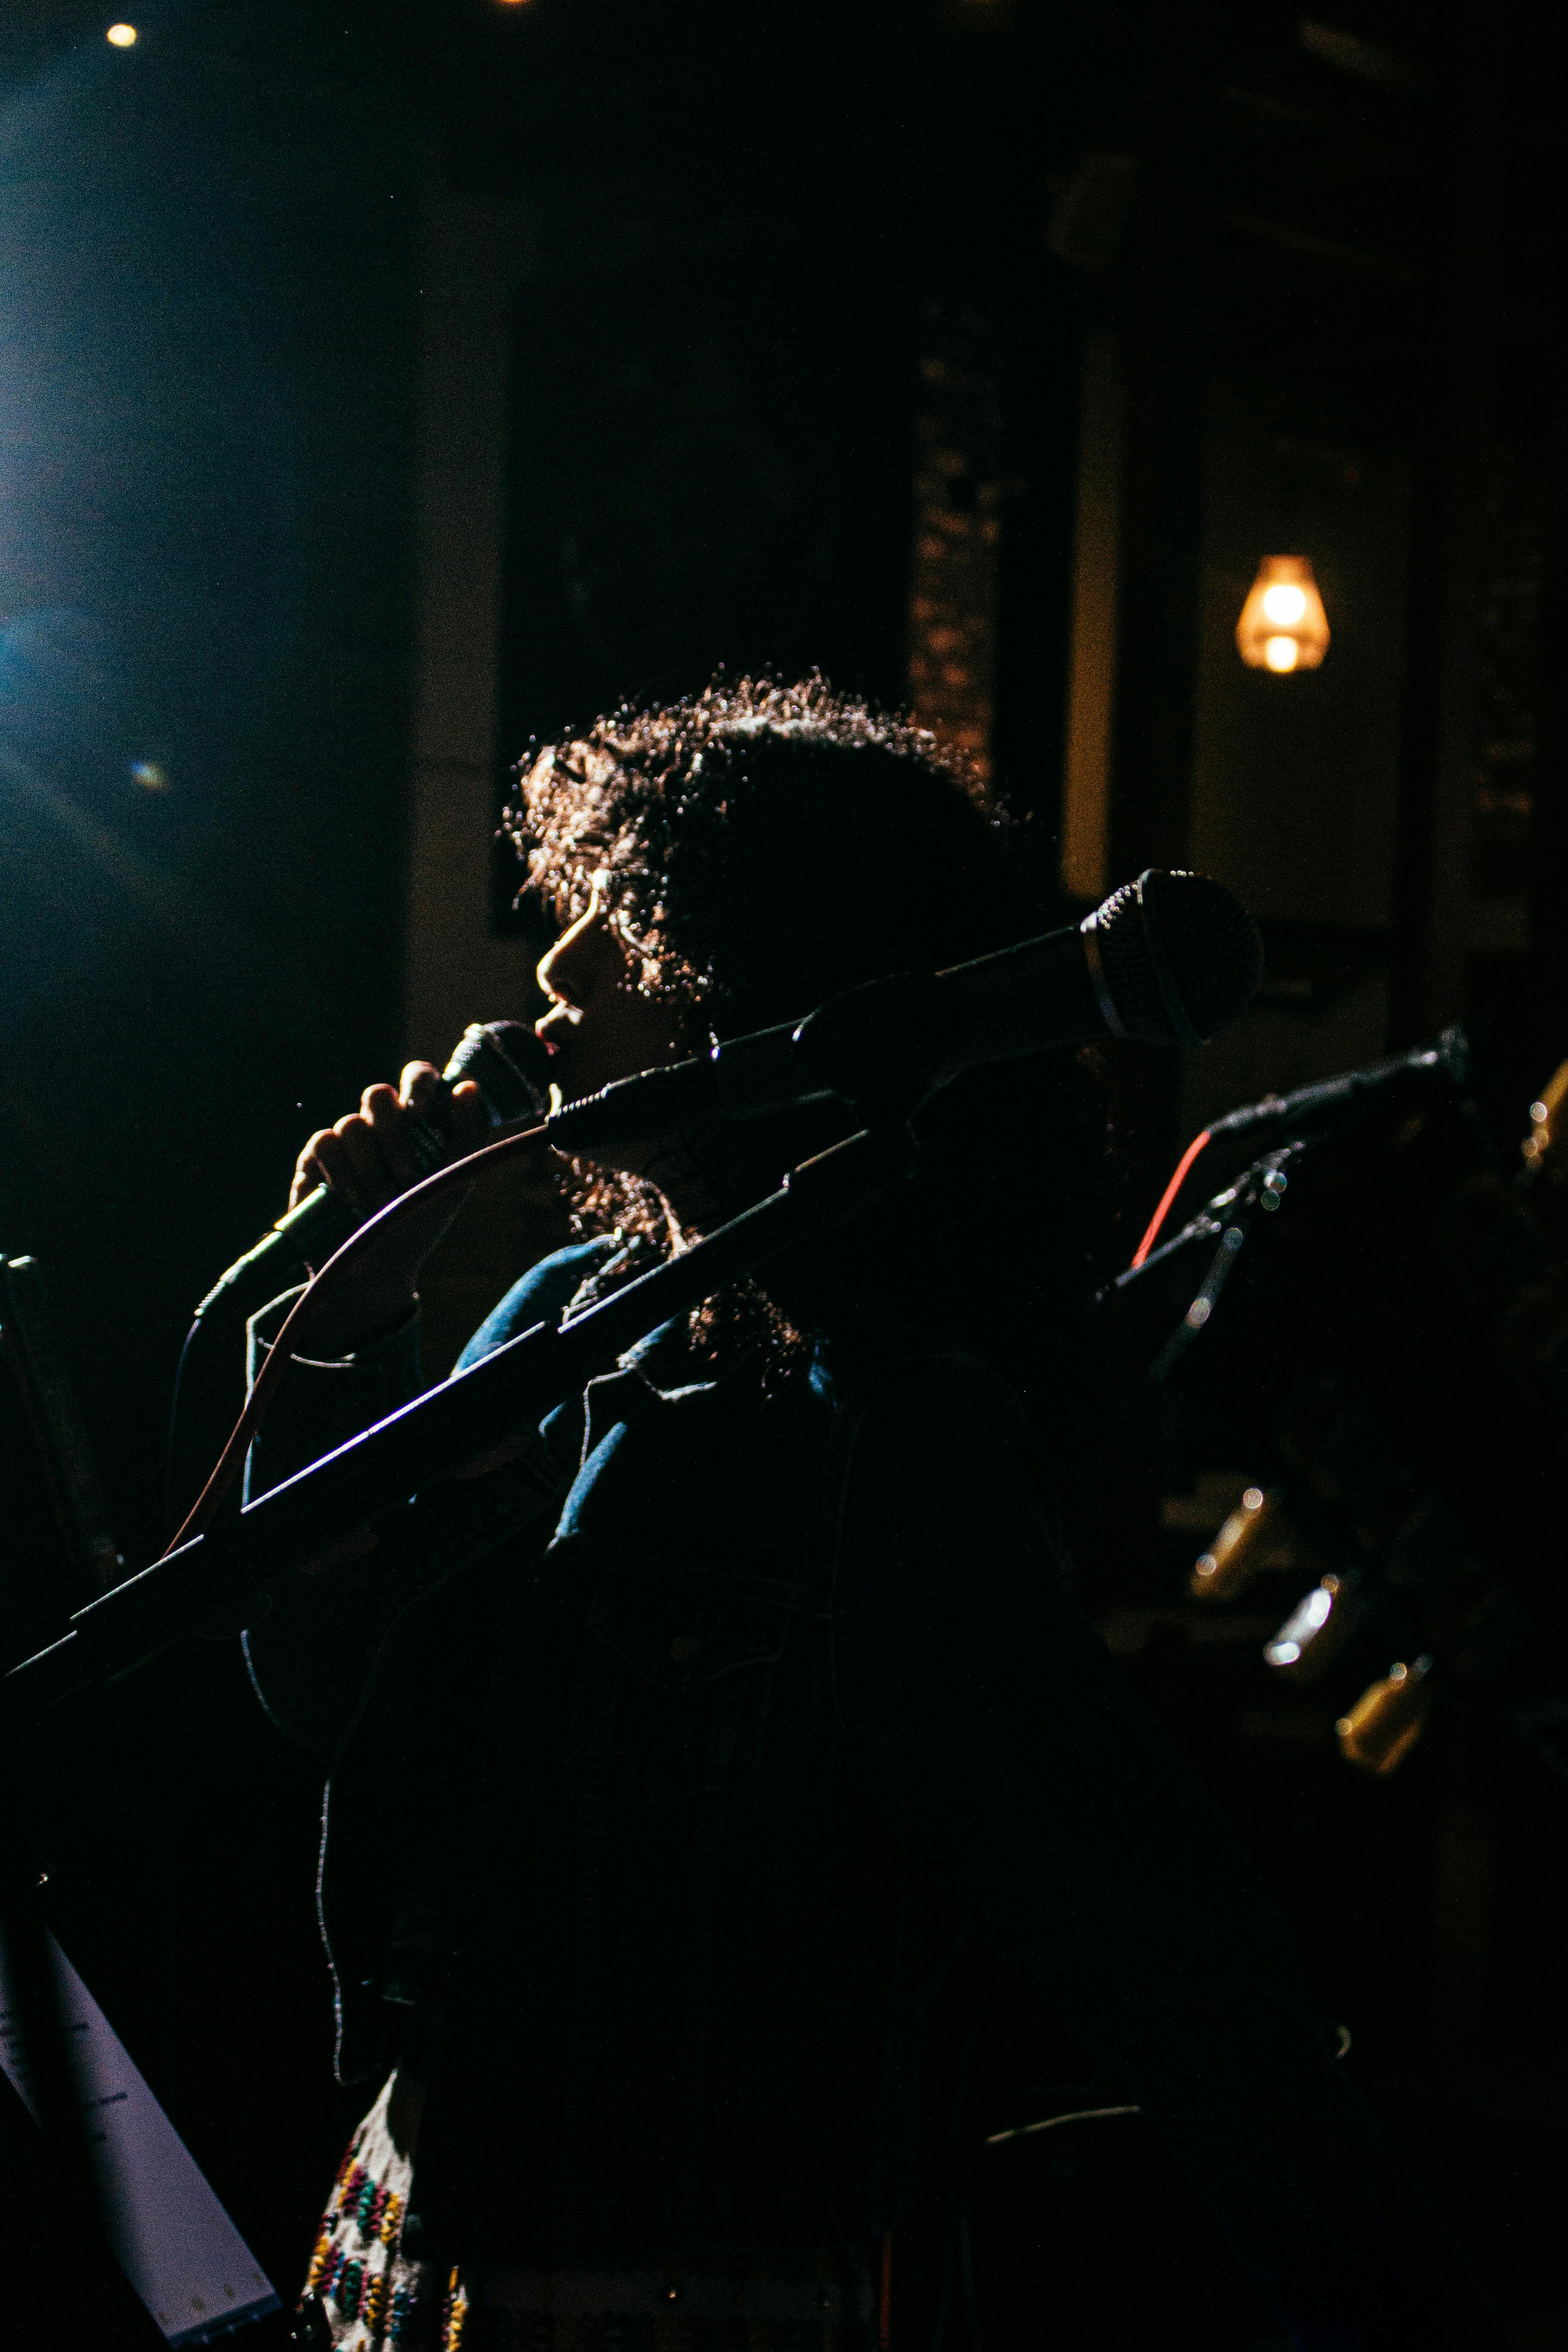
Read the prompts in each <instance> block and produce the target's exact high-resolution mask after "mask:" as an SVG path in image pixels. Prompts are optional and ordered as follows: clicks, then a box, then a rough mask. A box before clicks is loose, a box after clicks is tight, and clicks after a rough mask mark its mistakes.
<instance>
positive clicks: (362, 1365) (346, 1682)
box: [245, 1290, 420, 1752]
mask: <svg viewBox="0 0 1568 2352" xmlns="http://www.w3.org/2000/svg"><path fill="white" fill-rule="evenodd" d="M299 1295H300V1294H299V1292H298V1290H292V1291H288V1292H286V1293H285V1294H284V1295H283V1297H280V1298H275V1299H274V1300H273V1301H272V1302H271V1304H270V1305H269V1306H268V1307H263V1308H262V1309H261V1310H260V1312H259V1313H258V1314H256V1315H254V1316H252V1318H251V1319H250V1323H249V1326H248V1328H247V1366H246V1371H247V1388H253V1387H254V1386H255V1384H256V1381H257V1377H258V1374H259V1372H260V1370H261V1367H262V1365H263V1364H264V1363H265V1362H266V1360H267V1358H268V1354H269V1353H270V1350H271V1346H272V1339H273V1335H274V1334H275V1333H276V1332H277V1330H278V1329H279V1326H280V1325H281V1323H282V1321H283V1318H284V1317H285V1316H286V1315H287V1313H288V1311H289V1307H291V1306H292V1305H293V1303H294V1301H295V1299H296V1298H297V1297H299ZM419 1386H420V1381H419V1318H418V1312H417V1309H416V1310H415V1311H414V1312H413V1313H411V1314H410V1315H409V1316H408V1317H407V1318H405V1320H404V1321H403V1322H402V1323H400V1324H399V1325H398V1326H397V1327H396V1328H395V1330H393V1331H390V1332H388V1333H387V1334H386V1336H385V1337H384V1339H380V1340H378V1341H376V1342H375V1343H374V1346H372V1347H369V1348H363V1349H360V1350H359V1351H358V1352H357V1353H356V1354H354V1355H352V1356H344V1357H342V1358H340V1359H338V1360H335V1361H317V1360H312V1359H310V1358H309V1357H301V1356H296V1357H295V1358H294V1359H293V1360H292V1362H291V1363H290V1365H289V1370H288V1373H287V1374H286V1376H285V1378H284V1379H283V1381H282V1382H281V1384H280V1386H279V1390H278V1392H277V1394H276V1396H275V1397H274V1398H273V1401H272V1405H271V1409H270V1411H269V1412H268V1415H267V1418H266V1420H265V1421H264V1422H263V1423H262V1426H261V1429H260V1431H259V1432H258V1435H257V1437H256V1439H255V1442H254V1443H253V1444H252V1445H251V1449H250V1453H249V1455H248V1457H247V1462H246V1470H245V1499H246V1501H247V1503H250V1502H254V1501H255V1500H256V1498H257V1496H260V1495H264V1494H266V1493H267V1492H268V1489H269V1488H271V1487H273V1486H280V1485H281V1484H282V1483H283V1481H284V1480H285V1479H286V1478H291V1477H293V1476H294V1475H295V1473H296V1472H297V1471H300V1470H303V1469H306V1468H308V1467H309V1465H310V1464H311V1463H312V1462H319V1461H320V1460H321V1457H322V1456H323V1454H331V1452H333V1450H334V1449H335V1448H336V1447H338V1446H340V1445H343V1444H347V1442H348V1440H349V1439H350V1438H351V1437H353V1436H356V1435H357V1434H358V1433H359V1432H360V1431H361V1430H362V1429H368V1428H369V1427H370V1425H371V1423H373V1422H376V1421H380V1420H382V1419H383V1418H384V1416H385V1415H386V1414H387V1413H389V1412H395V1411H396V1409H397V1407H398V1406H399V1405H400V1404H406V1403H407V1402H408V1400H409V1399H410V1398H411V1397H414V1396H416V1395H417V1394H418V1392H419ZM382 1578H383V1564H382V1562H381V1560H380V1559H378V1558H377V1556H376V1555H375V1554H374V1552H373V1553H371V1554H370V1555H369V1557H368V1558H366V1559H360V1560H353V1561H351V1562H349V1563H348V1564H347V1565H346V1566H344V1567H342V1568H335V1569H331V1570H328V1571H327V1572H326V1573H325V1574H324V1575H319V1576H296V1577H292V1578H290V1579H289V1580H287V1581H286V1583H284V1584H282V1585H280V1586H279V1587H277V1588H275V1590H274V1591H273V1595H272V1602H271V1607H270V1608H269V1609H268V1612H267V1614H266V1615H265V1616H264V1617H262V1618H259V1619H258V1622H256V1623H255V1624H254V1625H252V1626H251V1627H250V1628H249V1629H248V1631H247V1633H246V1635H245V1655H246V1663H247V1665H248V1667H249V1670H250V1679H251V1683H252V1685H254V1687H255V1690H256V1695H257V1696H258V1698H259V1699H260V1701H261V1704H262V1706H264V1707H265V1709H266V1710H267V1713H268V1715H269V1716H270V1717H271V1718H272V1720H273V1722H274V1723H275V1724H276V1725H277V1727H278V1728H279V1730H280V1731H281V1732H283V1733H284V1734H285V1736H286V1737H287V1738H289V1739H292V1740H295V1741H297V1742H298V1743H299V1744H300V1746H302V1747H306V1748H318V1749H321V1750H322V1751H323V1752H325V1751H327V1750H330V1749H331V1748H332V1747H333V1745H334V1744H335V1742H336V1740H337V1738H338V1736H339V1734H340V1732H341V1730H342V1727H343V1724H344V1722H345V1720H346V1719H347V1717H348V1716H349V1714H351V1713H352V1710H353V1704H354V1701H355V1699H356V1697H357V1695H358V1692H359V1690H360V1688H361V1685H363V1680H364V1677H365V1675H366V1674H367V1673H368V1671H369V1668H370V1663H371V1658H372V1655H373V1653H374V1643H375V1638H376V1625H377V1612H376V1607H375V1600H376V1595H377V1592H378V1591H379V1589H380V1586H381V1582H382Z"/></svg>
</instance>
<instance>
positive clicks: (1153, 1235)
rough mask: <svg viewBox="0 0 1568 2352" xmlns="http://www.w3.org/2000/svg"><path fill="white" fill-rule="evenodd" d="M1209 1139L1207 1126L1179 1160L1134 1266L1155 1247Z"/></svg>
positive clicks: (1134, 1259)
mask: <svg viewBox="0 0 1568 2352" xmlns="http://www.w3.org/2000/svg"><path fill="white" fill-rule="evenodd" d="M1208 1139H1209V1130H1208V1129H1207V1128H1206V1127H1205V1129H1204V1130H1203V1133H1202V1134H1201V1135H1194V1138H1193V1139H1192V1141H1191V1142H1190V1143H1189V1144H1188V1146H1187V1148H1186V1150H1184V1152H1183V1154H1182V1156H1181V1158H1180V1159H1179V1160H1177V1162H1176V1172H1175V1174H1174V1175H1173V1177H1172V1179H1171V1181H1170V1182H1169V1183H1168V1184H1167V1185H1166V1187H1165V1189H1164V1191H1163V1192H1162V1193H1161V1195H1160V1205H1159V1207H1158V1208H1157V1209H1156V1210H1155V1212H1154V1213H1153V1215H1152V1217H1151V1218H1150V1220H1149V1230H1148V1232H1147V1233H1146V1234H1144V1236H1143V1238H1142V1241H1141V1242H1140V1243H1139V1244H1138V1247H1137V1250H1136V1251H1135V1252H1134V1254H1133V1258H1132V1265H1133V1266H1134V1267H1137V1266H1141V1265H1142V1263H1143V1261H1144V1259H1145V1258H1146V1257H1147V1256H1148V1255H1149V1253H1150V1251H1151V1250H1152V1248H1153V1246H1154V1244H1155V1243H1156V1242H1157V1241H1158V1240H1159V1238H1160V1228H1161V1226H1162V1225H1163V1223H1164V1222H1165V1220H1166V1218H1167V1217H1168V1216H1169V1215H1170V1213H1171V1203H1172V1202H1173V1200H1174V1199H1175V1197H1176V1195H1177V1193H1178V1192H1180V1191H1181V1189H1182V1186H1183V1185H1184V1183H1185V1181H1186V1179H1187V1171H1188V1169H1189V1168H1190V1167H1191V1166H1192V1164H1193V1162H1194V1160H1195V1159H1196V1158H1197V1156H1198V1154H1199V1152H1200V1151H1201V1150H1203V1148H1204V1146H1205V1143H1206V1142H1207V1141H1208Z"/></svg>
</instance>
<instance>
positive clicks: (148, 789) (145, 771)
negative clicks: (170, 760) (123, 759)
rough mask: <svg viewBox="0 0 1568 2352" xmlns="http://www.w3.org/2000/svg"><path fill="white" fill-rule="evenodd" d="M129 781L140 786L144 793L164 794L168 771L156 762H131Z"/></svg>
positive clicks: (167, 784) (166, 786)
mask: <svg viewBox="0 0 1568 2352" xmlns="http://www.w3.org/2000/svg"><path fill="white" fill-rule="evenodd" d="M131 781H132V783H133V784H140V785H141V787H142V791H143V792H144V793H166V792H167V791H168V789H169V771H168V770H167V768H165V767H163V766H162V765H161V764H160V762H159V761H156V760H132V762H131Z"/></svg>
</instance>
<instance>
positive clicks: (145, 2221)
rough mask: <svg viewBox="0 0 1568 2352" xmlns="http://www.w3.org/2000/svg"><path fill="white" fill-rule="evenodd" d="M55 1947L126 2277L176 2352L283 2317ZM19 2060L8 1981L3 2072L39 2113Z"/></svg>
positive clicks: (103, 2194) (107, 2224)
mask: <svg viewBox="0 0 1568 2352" xmlns="http://www.w3.org/2000/svg"><path fill="white" fill-rule="evenodd" d="M49 1940H50V1945H51V1948H52V1950H53V1953H54V1958H55V1965H56V1967H57V1969H58V1971H59V1982H60V1987H61V1993H62V2000H61V2008H62V2011H63V2014H64V2016H65V2020H66V2023H67V2026H68V2031H69V2035H70V2046H71V2055H72V2060H73V2063H74V2064H75V2067H76V2071H77V2083H78V2087H79V2090H80V2093H81V2101H82V2107H83V2111H84V2113H85V2116H86V2118H87V2135H88V2146H89V2153H90V2155H91V2158H92V2166H93V2171H94V2175H95V2177H96V2179H97V2182H98V2193H99V2201H100V2210H101V2211H102V2214H103V2224H104V2230H105V2233H106V2234H107V2236H108V2238H109V2242H110V2245H111V2247H112V2248H113V2251H114V2254H115V2258H116V2260H117V2261H118V2262H119V2263H120V2267H121V2270H122V2271H123V2272H124V2273H125V2275H126V2277H127V2278H128V2279H129V2280H130V2282H131V2284H132V2286H133V2287H134V2288H135V2290H136V2292H137V2294H139V2295H140V2296H141V2298H142V2302H143V2303H144V2304H145V2305H146V2306H147V2308H148V2310H149V2311H150V2312H151V2313H152V2315H153V2318H154V2319H155V2320H156V2321H157V2323H158V2326H160V2327H161V2328H162V2329H163V2335H164V2336H165V2337H166V2339H167V2340H168V2342H169V2343H170V2344H202V2343H205V2342H206V2341H207V2340H208V2338H209V2337H212V2336H221V2335H223V2334H225V2333H226V2331H227V2330H228V2329H229V2328H231V2327H237V2326H239V2325H240V2324H241V2322H242V2321H244V2320H247V2319H259V2318H260V2317H261V2315H262V2314H263V2313H264V2312H268V2311H276V2310H277V2309H278V2308H279V2299H278V2296H277V2294H275V2292H274V2291H273V2287H272V2284H271V2282H270V2281H269V2280H268V2278H267V2277H266V2276H265V2275H264V2274H263V2273H262V2271H261V2269H260V2267H259V2266H258V2263H257V2260H256V2257H255V2255H254V2254H253V2253H252V2252H251V2251H250V2249H249V2247H248V2246H247V2244H246V2242H245V2241H244V2239H243V2238H242V2237H241V2236H240V2234H239V2231H237V2229H236V2228H235V2226H234V2223H233V2222H232V2221H230V2220H229V2218H228V2215H227V2214H226V2212H225V2210H224V2209H223V2207H222V2206H221V2205H220V2204H219V2202H218V2200H217V2199H216V2196H215V2195H214V2193H213V2191H212V2189H210V2188H209V2186H208V2185H207V2181H206V2179H205V2175H204V2174H203V2173H202V2172H201V2170H200V2169H199V2168H198V2166H197V2164H196V2161H195V2158H194V2157H193V2156H192V2154H191V2152H190V2150H189V2148H187V2147H186V2146H185V2144H184V2140H183V2139H182V2138H181V2137H180V2136H179V2134H178V2132H177V2131H176V2130H175V2129H174V2125H173V2124H172V2123H171V2122H170V2121H169V2118H168V2116H166V2115H165V2114H164V2113H163V2108H162V2107H161V2106H160V2105H158V2102H157V2100H156V2099H155V2098H154V2097H153V2094H152V2092H151V2091H150V2090H149V2089H148V2087H147V2085H146V2084H145V2083H144V2082H143V2081H142V2077H141V2075H140V2074H138V2073H137V2071H136V2069H135V2067H134V2066H133V2065H132V2063H131V2059H130V2056H129V2054H128V2053H127V2052H126V2049H125V2046H124V2044H123V2042H121V2039H120V2036H119V2035H118V2034H117V2033H116V2032H115V2031H114V2029H113V2027H112V2026H111V2025H110V2022H109V2020H108V2019H107V2018H106V2017H105V2016H104V2013H103V2011H102V2010H100V2007H99V2005H98V2003H97V2002H96V2001H95V2000H94V1999H93V1997H92V1995H91V1994H90V1993H89V1990H88V1989H87V1987H86V1986H85V1985H84V1984H83V1982H82V1980H81V1979H80V1978H79V1976H78V1974H77V1972H76V1970H75V1969H73V1968H72V1966H71V1964H70V1962H69V1961H68V1959H67V1958H66V1956H65V1954H64V1953H63V1952H62V1951H61V1950H60V1948H59V1946H58V1944H56V1943H55V1942H54V1938H53V1937H50V1939H49ZM20 2057H21V2053H20V2050H19V2047H18V2038H17V2033H16V2026H15V2024H14V2022H13V2020H12V2016H11V2004H10V1995H9V1990H8V1988H7V1987H6V1985H5V1983H4V1981H0V2066H3V2067H4V2068H5V2072H6V2074H8V2075H9V2076H10V2078H11V2080H12V2082H13V2083H14V2084H16V2088H17V2090H18V2091H19V2092H20V2093H21V2095H22V2097H23V2098H24V2100H26V2103H27V2105H28V2106H29V2107H31V2105H32V2104H33V2103H32V2100H31V2097H30V2096H29V2085H28V2084H27V2081H26V2074H25V2070H24V2069H23V2067H22V2065H21V2063H20Z"/></svg>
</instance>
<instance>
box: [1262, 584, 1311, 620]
mask: <svg viewBox="0 0 1568 2352" xmlns="http://www.w3.org/2000/svg"><path fill="white" fill-rule="evenodd" d="M1306 609H1307V592H1306V590H1305V589H1304V588H1295V587H1289V586H1287V584H1286V583H1284V582H1283V581H1281V582H1280V583H1279V585H1278V586H1277V587H1273V588H1266V589H1265V590H1264V592H1263V610H1264V612H1265V614H1267V616H1268V619H1269V620H1271V621H1274V622H1277V623H1278V625H1279V627H1280V628H1282V629H1288V628H1289V626H1290V624H1291V622H1292V621H1299V620H1300V617H1301V615H1302V614H1303V613H1304V612H1305V611H1306Z"/></svg>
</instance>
